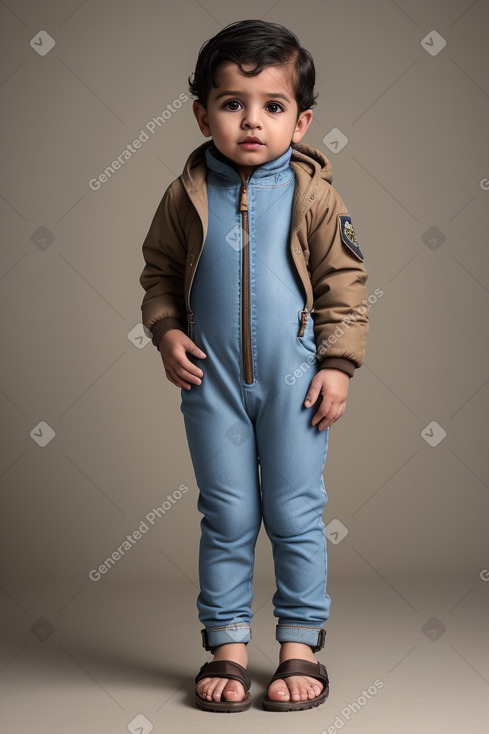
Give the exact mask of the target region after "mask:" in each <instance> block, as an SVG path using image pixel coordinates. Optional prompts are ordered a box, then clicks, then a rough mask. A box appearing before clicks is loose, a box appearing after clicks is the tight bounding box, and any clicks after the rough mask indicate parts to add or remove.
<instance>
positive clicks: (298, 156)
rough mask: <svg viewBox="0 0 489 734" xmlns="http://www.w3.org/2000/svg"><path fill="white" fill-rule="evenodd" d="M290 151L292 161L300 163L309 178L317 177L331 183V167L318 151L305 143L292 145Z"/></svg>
mask: <svg viewBox="0 0 489 734" xmlns="http://www.w3.org/2000/svg"><path fill="white" fill-rule="evenodd" d="M292 151H293V152H292V160H295V161H297V162H300V163H302V164H303V168H304V169H305V170H306V171H309V173H310V175H311V178H315V177H316V176H319V177H320V178H322V179H323V180H324V181H327V182H328V183H332V182H333V167H332V165H331V163H330V162H329V160H328V159H327V158H326V156H325V155H324V154H323V153H321V151H320V150H318V149H317V148H313V147H312V145H306V144H305V143H292Z"/></svg>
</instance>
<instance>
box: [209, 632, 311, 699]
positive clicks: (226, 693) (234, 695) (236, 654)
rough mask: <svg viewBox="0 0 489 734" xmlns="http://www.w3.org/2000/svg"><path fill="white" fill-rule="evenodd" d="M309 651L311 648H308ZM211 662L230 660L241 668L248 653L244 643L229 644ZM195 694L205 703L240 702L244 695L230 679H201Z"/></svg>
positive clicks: (238, 683) (243, 691)
mask: <svg viewBox="0 0 489 734" xmlns="http://www.w3.org/2000/svg"><path fill="white" fill-rule="evenodd" d="M309 649H311V648H309ZM213 660H232V661H233V663H239V665H242V666H243V668H246V666H247V665H248V653H247V651H246V645H245V643H244V642H230V643H228V644H227V645H219V647H216V649H215V652H214V657H213ZM197 693H198V694H199V696H200V697H201V698H205V699H206V700H207V701H221V700H224V701H236V702H239V701H242V700H243V699H244V697H245V695H246V693H245V689H244V688H243V685H242V684H241V683H240V682H239V681H237V680H231V679H230V678H202V679H201V680H199V682H198V683H197Z"/></svg>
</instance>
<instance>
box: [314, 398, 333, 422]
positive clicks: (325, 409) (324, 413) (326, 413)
mask: <svg viewBox="0 0 489 734" xmlns="http://www.w3.org/2000/svg"><path fill="white" fill-rule="evenodd" d="M332 407H333V403H330V402H329V401H327V400H326V399H325V398H324V397H323V399H322V401H321V404H320V405H319V407H318V409H317V411H316V413H315V414H314V417H313V419H312V421H311V422H312V425H313V426H315V425H316V424H317V423H319V422H320V421H322V420H323V419H324V418H328V417H331V416H330V411H331V409H332Z"/></svg>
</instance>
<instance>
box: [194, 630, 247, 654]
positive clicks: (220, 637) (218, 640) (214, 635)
mask: <svg viewBox="0 0 489 734" xmlns="http://www.w3.org/2000/svg"><path fill="white" fill-rule="evenodd" d="M201 634H202V647H204V649H205V650H209V651H210V652H211V653H214V651H215V649H216V647H218V646H219V645H229V644H230V643H232V642H244V643H245V644H248V642H249V641H250V640H251V638H252V636H253V635H252V632H251V625H249V624H232V625H223V626H222V627H207V628H204V629H203V630H201Z"/></svg>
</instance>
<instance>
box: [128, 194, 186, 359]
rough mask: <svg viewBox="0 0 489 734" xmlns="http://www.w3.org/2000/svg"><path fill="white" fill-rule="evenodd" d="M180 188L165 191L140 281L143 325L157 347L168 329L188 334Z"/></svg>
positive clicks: (148, 237) (146, 247)
mask: <svg viewBox="0 0 489 734" xmlns="http://www.w3.org/2000/svg"><path fill="white" fill-rule="evenodd" d="M177 185H179V182H178V180H177V181H174V182H173V183H172V184H171V185H170V186H169V187H168V189H167V190H166V191H165V194H164V195H163V198H162V200H161V202H160V204H159V206H158V209H157V210H156V213H155V215H154V217H153V221H152V222H151V226H150V228H149V231H148V234H147V235H146V238H145V240H144V243H143V248H142V249H143V257H144V260H145V263H146V264H145V266H144V268H143V271H142V273H141V276H140V278H139V282H140V284H141V286H142V287H143V288H144V290H145V294H144V297H143V301H142V304H141V311H142V322H143V325H144V326H145V327H146V328H147V329H148V330H149V331H150V332H151V335H152V338H153V344H154V345H155V346H156V347H158V343H159V340H160V339H161V337H162V336H163V334H164V333H165V331H168V329H175V328H177V329H182V330H183V331H185V321H186V308H185V298H184V292H185V290H184V282H185V262H186V255H187V248H186V244H185V243H186V239H185V234H184V230H183V227H182V224H181V221H180V218H179V216H178V214H179V212H178V210H177V207H176V206H175V199H174V194H175V191H174V189H175V186H177Z"/></svg>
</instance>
